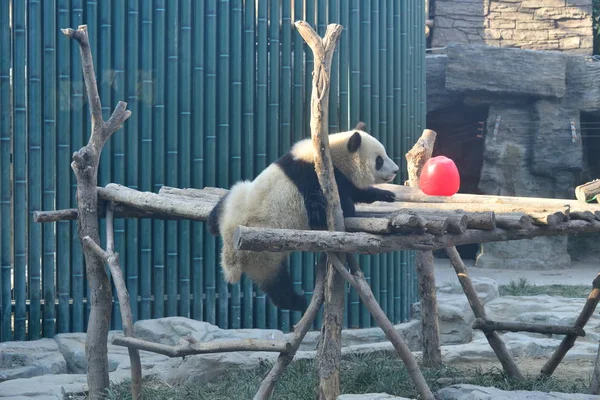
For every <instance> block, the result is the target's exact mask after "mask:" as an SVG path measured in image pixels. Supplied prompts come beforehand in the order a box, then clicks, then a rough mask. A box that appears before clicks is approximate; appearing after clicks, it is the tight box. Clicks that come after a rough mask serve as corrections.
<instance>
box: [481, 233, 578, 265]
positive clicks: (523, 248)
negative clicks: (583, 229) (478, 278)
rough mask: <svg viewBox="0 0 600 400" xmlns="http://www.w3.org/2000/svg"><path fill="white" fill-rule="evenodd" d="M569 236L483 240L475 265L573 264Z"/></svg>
mask: <svg viewBox="0 0 600 400" xmlns="http://www.w3.org/2000/svg"><path fill="white" fill-rule="evenodd" d="M568 240H569V238H568V237H567V236H554V237H552V236H549V237H536V238H533V239H523V240H511V241H507V242H489V243H481V245H480V246H481V251H480V253H479V254H478V255H477V258H476V261H475V265H476V266H477V267H479V268H491V269H506V270H510V269H518V270H522V269H528V270H545V269H565V268H569V267H570V266H571V257H570V256H569V253H568V252H567V245H568Z"/></svg>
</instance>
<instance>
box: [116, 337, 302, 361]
mask: <svg viewBox="0 0 600 400" xmlns="http://www.w3.org/2000/svg"><path fill="white" fill-rule="evenodd" d="M112 343H113V344H115V345H117V346H125V347H129V348H134V349H138V350H146V351H151V352H153V353H158V354H163V355H165V356H169V357H184V356H191V355H194V354H208V353H229V352H233V351H269V352H278V353H283V352H288V351H290V350H291V348H292V346H291V344H290V343H288V342H277V341H272V340H261V339H242V340H227V341H222V342H207V343H195V342H189V341H184V342H183V343H181V344H179V345H177V346H169V345H166V344H161V343H154V342H149V341H147V340H142V339H137V338H134V337H123V336H115V337H114V338H113V341H112Z"/></svg>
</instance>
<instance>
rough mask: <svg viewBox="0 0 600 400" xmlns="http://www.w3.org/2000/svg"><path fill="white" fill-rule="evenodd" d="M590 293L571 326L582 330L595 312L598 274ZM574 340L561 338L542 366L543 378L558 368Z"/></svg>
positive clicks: (599, 289) (598, 298) (599, 291)
mask: <svg viewBox="0 0 600 400" xmlns="http://www.w3.org/2000/svg"><path fill="white" fill-rule="evenodd" d="M592 287H593V289H592V291H591V292H590V294H589V296H588V297H587V300H586V301H585V304H584V306H583V309H582V310H581V312H580V313H579V315H578V316H577V319H576V320H575V323H574V324H573V326H575V327H578V328H581V329H583V328H584V327H585V324H587V323H588V321H589V320H590V318H591V316H592V315H593V314H594V311H595V310H596V306H597V305H598V302H599V301H600V274H598V275H596V278H595V279H594V282H593V283H592ZM575 340H577V335H567V336H565V337H564V338H563V340H562V342H561V343H560V345H559V346H558V348H557V349H556V350H555V351H554V353H553V354H552V356H551V357H550V358H549V359H548V361H546V363H545V364H544V366H543V367H542V370H541V374H542V375H544V376H550V375H552V373H553V372H554V370H555V369H556V367H558V364H560V362H561V361H562V359H563V358H564V357H565V355H566V354H567V352H568V351H569V350H570V349H571V347H573V345H574V344H575Z"/></svg>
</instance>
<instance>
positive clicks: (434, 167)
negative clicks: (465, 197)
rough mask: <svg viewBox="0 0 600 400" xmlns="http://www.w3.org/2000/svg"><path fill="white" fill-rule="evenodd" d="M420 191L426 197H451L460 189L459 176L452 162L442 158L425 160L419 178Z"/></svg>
mask: <svg viewBox="0 0 600 400" xmlns="http://www.w3.org/2000/svg"><path fill="white" fill-rule="evenodd" d="M420 185H421V191H422V192H423V193H425V194H426V195H428V196H452V195H454V194H456V192H458V188H459V187H460V175H459V173H458V168H456V164H454V161H452V160H451V159H449V158H448V157H444V156H437V157H433V158H430V159H429V160H427V162H426V163H425V165H424V166H423V170H422V171H421V176H420Z"/></svg>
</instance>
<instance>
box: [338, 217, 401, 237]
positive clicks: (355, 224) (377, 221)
mask: <svg viewBox="0 0 600 400" xmlns="http://www.w3.org/2000/svg"><path fill="white" fill-rule="evenodd" d="M344 225H345V227H346V231H348V232H371V233H389V232H391V231H392V230H391V227H390V220H389V219H388V218H356V217H352V218H344Z"/></svg>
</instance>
